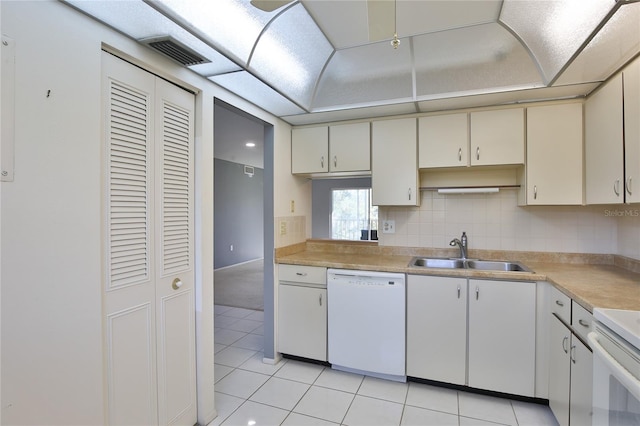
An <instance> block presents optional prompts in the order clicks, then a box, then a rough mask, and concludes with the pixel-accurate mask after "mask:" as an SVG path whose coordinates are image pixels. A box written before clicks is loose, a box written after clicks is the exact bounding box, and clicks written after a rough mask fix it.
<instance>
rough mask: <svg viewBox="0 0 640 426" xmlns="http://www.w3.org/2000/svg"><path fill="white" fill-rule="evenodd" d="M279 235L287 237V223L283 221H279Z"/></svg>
mask: <svg viewBox="0 0 640 426" xmlns="http://www.w3.org/2000/svg"><path fill="white" fill-rule="evenodd" d="M280 235H287V222H285V221H284V220H281V221H280Z"/></svg>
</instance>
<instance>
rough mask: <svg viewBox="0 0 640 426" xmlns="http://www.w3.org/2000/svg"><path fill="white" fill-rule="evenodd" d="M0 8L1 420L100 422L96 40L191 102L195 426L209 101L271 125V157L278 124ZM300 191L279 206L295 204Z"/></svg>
mask: <svg viewBox="0 0 640 426" xmlns="http://www.w3.org/2000/svg"><path fill="white" fill-rule="evenodd" d="M0 8H1V10H2V14H1V17H2V24H1V28H2V32H3V33H4V34H7V35H8V36H10V37H12V38H13V39H15V40H16V75H17V80H18V81H17V82H16V108H15V111H16V146H15V150H16V163H15V172H16V174H15V181H14V182H11V183H3V184H2V192H1V197H2V198H1V200H0V202H1V213H0V217H1V220H2V224H1V227H2V240H1V246H0V250H1V253H2V258H1V266H0V268H1V269H0V270H1V274H2V276H1V282H2V306H1V311H0V312H1V315H2V318H1V325H2V330H1V333H2V354H1V368H2V372H3V374H2V383H1V396H2V400H1V404H0V406H1V407H2V423H3V424H44V423H46V424H84V425H88V424H103V423H104V421H105V415H104V401H105V398H104V395H105V388H104V378H103V363H102V356H103V353H102V339H103V337H102V333H103V328H102V313H101V303H102V301H101V286H102V256H103V252H102V239H101V190H102V185H101V173H100V170H101V165H102V151H101V137H102V134H101V119H100V115H101V111H100V109H101V96H100V71H101V64H100V51H101V47H102V44H103V43H105V45H108V46H110V48H113V49H114V50H118V51H119V52H121V53H122V54H123V55H124V56H127V57H128V58H129V59H132V60H134V62H137V63H138V64H140V65H142V66H143V67H145V68H147V69H148V70H150V71H151V72H155V73H157V74H160V75H162V76H163V77H165V78H168V79H171V80H174V81H178V82H180V83H181V84H186V85H188V86H190V87H191V88H193V89H195V90H196V91H198V92H199V93H198V94H197V97H196V197H195V198H196V266H197V270H196V293H197V295H196V298H197V300H196V310H197V317H196V333H197V336H198V341H197V345H198V346H197V353H198V370H197V375H198V403H199V404H198V408H199V411H198V421H199V422H200V423H202V424H206V423H208V422H209V421H210V420H211V419H212V418H213V416H214V415H215V408H214V405H213V397H214V394H213V391H214V386H213V383H214V377H213V326H214V324H213V127H214V126H213V99H214V97H219V98H221V99H223V100H224V101H225V102H227V103H229V104H232V105H234V106H236V107H238V108H240V109H243V110H245V111H247V112H248V113H250V114H252V115H254V116H256V117H258V118H260V119H261V120H263V121H265V122H268V123H271V124H273V125H274V126H275V145H276V151H277V152H279V153H282V152H283V151H286V150H288V149H289V144H290V127H289V126H288V125H287V124H285V123H284V122H282V121H281V120H278V119H276V118H275V117H273V116H272V115H270V114H268V113H265V112H264V111H262V110H260V109H259V108H257V107H255V106H254V105H251V104H249V103H247V102H244V101H242V100H241V99H239V98H237V97H236V96H234V95H232V94H230V93H228V92H226V91H225V90H222V89H220V88H219V87H217V86H215V85H213V83H211V82H210V81H208V80H206V79H203V78H201V77H198V76H197V75H196V74H194V73H192V72H190V71H188V70H187V69H185V68H182V67H179V66H177V65H174V64H173V63H171V62H170V61H168V60H166V59H164V58H162V57H160V56H159V55H156V54H154V53H153V52H151V51H150V50H148V49H147V48H146V47H143V46H141V45H139V44H138V43H136V42H134V41H132V40H130V39H128V38H126V37H124V36H122V35H121V34H119V33H116V32H115V31H112V30H110V29H108V28H107V27H105V26H103V25H101V24H98V23H96V22H95V21H93V20H91V19H89V18H87V17H86V16H84V15H82V14H80V13H78V12H76V11H75V10H73V9H72V8H70V7H68V6H66V5H64V4H63V3H61V2H57V1H33V2H32V1H22V2H11V1H2V2H0ZM48 90H51V94H50V96H49V97H48V98H47V97H46V93H47V91H48ZM285 148H286V149H285ZM276 155H278V154H276ZM286 170H287V173H284V172H283V173H277V176H276V181H275V182H276V183H275V187H276V189H275V191H276V195H275V197H276V198H277V199H279V197H282V196H283V195H282V194H283V192H282V190H283V189H284V190H286V191H289V189H290V187H291V186H292V185H293V186H294V187H297V185H298V182H297V180H296V179H294V178H292V177H291V175H290V174H288V170H289V167H288V164H287V168H286ZM302 192H303V191H301V192H300V193H296V192H295V191H294V192H292V193H291V196H295V197H298V198H304V194H303V193H302ZM289 196H290V195H289V194H287V195H286V197H285V198H289ZM280 204H282V203H279V202H277V203H276V205H280ZM300 204H301V205H304V202H302V203H300ZM309 211H310V209H307V213H308V212H309Z"/></svg>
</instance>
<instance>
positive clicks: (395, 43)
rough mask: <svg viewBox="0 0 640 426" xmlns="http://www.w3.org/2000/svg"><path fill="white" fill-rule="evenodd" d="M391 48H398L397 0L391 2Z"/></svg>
mask: <svg viewBox="0 0 640 426" xmlns="http://www.w3.org/2000/svg"><path fill="white" fill-rule="evenodd" d="M391 46H393V48H394V49H397V48H398V46H400V39H399V38H398V0H394V2H393V40H391Z"/></svg>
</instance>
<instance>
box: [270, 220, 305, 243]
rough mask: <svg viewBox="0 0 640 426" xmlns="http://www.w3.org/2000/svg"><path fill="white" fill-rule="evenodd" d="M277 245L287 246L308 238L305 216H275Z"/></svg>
mask: <svg viewBox="0 0 640 426" xmlns="http://www.w3.org/2000/svg"><path fill="white" fill-rule="evenodd" d="M274 222H275V223H274V229H275V247H276V248H279V247H286V246H290V245H292V244H298V243H302V242H304V241H305V240H306V231H307V226H306V223H307V221H306V217H305V216H281V217H275V218H274Z"/></svg>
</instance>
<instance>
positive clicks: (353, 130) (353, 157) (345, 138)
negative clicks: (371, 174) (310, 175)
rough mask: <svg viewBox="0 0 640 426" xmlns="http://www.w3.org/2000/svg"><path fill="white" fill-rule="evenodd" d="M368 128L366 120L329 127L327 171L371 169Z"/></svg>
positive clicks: (369, 133)
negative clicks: (364, 121)
mask: <svg viewBox="0 0 640 426" xmlns="http://www.w3.org/2000/svg"><path fill="white" fill-rule="evenodd" d="M370 128H371V125H370V124H369V123H368V122H367V123H355V124H340V125H337V126H330V127H329V171H331V172H356V171H366V172H368V171H370V170H371V131H370Z"/></svg>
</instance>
